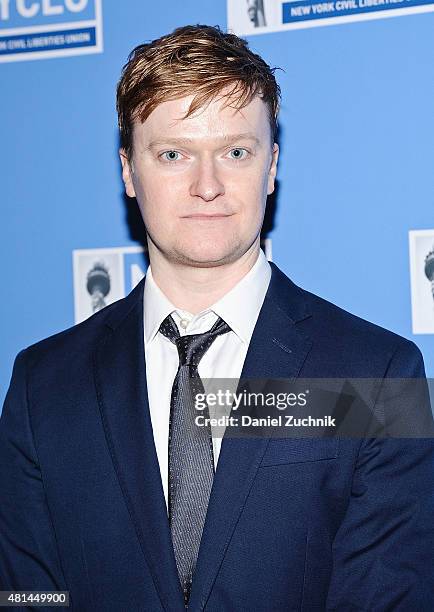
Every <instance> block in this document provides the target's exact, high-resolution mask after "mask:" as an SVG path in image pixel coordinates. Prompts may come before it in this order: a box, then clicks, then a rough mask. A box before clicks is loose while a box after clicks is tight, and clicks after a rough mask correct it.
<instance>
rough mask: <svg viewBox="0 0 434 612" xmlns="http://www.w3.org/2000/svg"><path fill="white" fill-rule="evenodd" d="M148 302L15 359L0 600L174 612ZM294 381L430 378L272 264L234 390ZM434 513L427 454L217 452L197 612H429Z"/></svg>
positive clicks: (431, 452)
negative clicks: (247, 383)
mask: <svg viewBox="0 0 434 612" xmlns="http://www.w3.org/2000/svg"><path fill="white" fill-rule="evenodd" d="M143 288H144V281H142V282H141V283H140V284H139V285H138V286H137V287H136V288H135V289H134V290H133V291H132V292H131V293H130V294H129V295H128V296H127V297H126V298H125V299H123V300H120V301H118V302H116V303H115V304H112V305H111V306H109V307H107V308H105V309H104V310H102V311H101V312H99V313H97V314H96V315H94V316H93V317H91V318H90V319H88V320H87V321H85V322H83V323H81V324H80V325H77V326H75V327H73V328H71V329H69V330H67V331H65V332H62V333H60V334H57V335H55V336H53V337H51V338H48V339H46V340H44V341H42V342H39V343H37V344H35V345H33V346H31V347H30V348H28V349H26V350H24V351H22V352H21V353H20V354H19V355H18V357H17V359H16V362H15V366H14V371H13V376H12V381H11V386H10V389H9V392H8V395H7V399H6V402H5V406H4V410H3V414H2V417H1V420H0V495H1V503H0V590H1V589H3V590H6V589H13V590H68V591H69V592H70V597H71V609H73V610H75V611H79V612H87V611H89V612H91V611H92V612H94V611H99V610H101V611H113V612H127V611H128V612H134V611H137V612H138V611H141V612H143V611H151V612H160V611H163V610H166V611H170V612H175V611H177V612H181V611H182V610H183V609H184V607H183V598H182V592H181V587H180V584H179V581H178V578H177V572H176V566H175V559H174V554H173V550H172V546H171V538H170V531H169V525H168V519H167V512H166V506H165V501H164V496H163V490H162V485H161V477H160V471H159V466H158V461H157V456H156V451H155V446H154V441H153V435H152V427H151V421H150V415H149V409H148V400H147V388H146V370H145V361H144V350H143ZM295 376H303V377H376V378H383V377H423V376H424V369H423V361H422V358H421V355H420V352H419V350H418V349H417V348H416V346H415V345H414V344H413V343H411V342H409V341H407V340H405V339H403V338H401V337H399V336H397V335H395V334H393V333H391V332H388V331H386V330H384V329H381V328H379V327H377V326H375V325H372V324H370V323H367V322H366V321H363V320H361V319H359V318H357V317H355V316H353V315H350V314H349V313H347V312H345V311H343V310H341V309H340V308H337V307H336V306H334V305H332V304H330V303H328V302H326V301H324V300H322V299H321V298H318V297H316V296H314V295H312V294H310V293H308V292H306V291H304V290H302V289H300V288H299V287H297V286H296V285H294V284H293V283H292V282H291V281H290V280H289V279H288V278H287V277H286V276H285V275H284V274H283V273H282V272H281V271H280V270H279V269H278V268H277V267H276V266H275V265H274V264H272V278H271V282H270V286H269V289H268V292H267V295H266V298H265V301H264V304H263V307H262V309H261V312H260V315H259V318H258V321H257V324H256V327H255V330H254V333H253V336H252V339H251V343H250V346H249V350H248V353H247V357H246V360H245V364H244V369H243V377H258V378H265V377H271V378H281V377H283V378H292V377H295ZM433 496H434V444H433V441H432V440H431V439H421V440H415V439H413V440H411V439H407V440H396V439H367V440H355V439H353V440H351V439H346V440H343V439H341V440H337V439H322V440H312V439H311V440H309V439H298V440H294V439H292V440H291V439H279V440H278V439H272V440H270V439H265V438H264V439H233V438H232V439H230V438H224V440H223V444H222V448H221V454H220V458H219V462H218V466H217V471H216V475H215V479H214V484H213V489H212V493H211V499H210V503H209V508H208V514H207V518H206V524H205V528H204V532H203V537H202V541H201V548H200V551H199V557H198V562H197V566H196V573H195V576H194V579H193V586H192V593H191V600H190V608H189V609H191V610H192V611H194V612H198V611H200V610H206V611H207V612H226V611H227V612H232V611H233V612H244V611H245V612H250V611H257V612H270V611H273V610H274V611H289V610H297V611H301V610H303V611H308V612H312V611H317V610H318V611H320V610H330V611H331V610H336V611H341V612H351V611H356V610H358V611H360V610H364V611H369V612H373V611H386V610H387V611H388V610H393V611H395V610H396V611H405V612H410V611H411V612H413V611H415V610H417V611H418V612H422V611H426V612H428V611H430V612H432V610H434V527H433V526H434V499H433ZM14 609H16V608H14ZM37 609H38V610H41V608H37ZM49 609H50V610H51V608H49Z"/></svg>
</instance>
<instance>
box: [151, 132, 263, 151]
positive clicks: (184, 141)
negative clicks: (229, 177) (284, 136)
mask: <svg viewBox="0 0 434 612" xmlns="http://www.w3.org/2000/svg"><path fill="white" fill-rule="evenodd" d="M216 140H220V141H221V142H223V143H224V144H230V143H233V142H237V141H239V140H251V141H253V142H254V143H255V144H257V145H259V144H260V140H259V138H257V137H256V136H255V135H254V134H251V133H249V132H246V133H244V134H228V135H225V136H221V137H219V138H217V139H216ZM195 142H198V141H197V139H195V138H174V137H173V136H167V137H166V138H158V139H156V140H151V142H150V143H149V145H148V146H147V147H146V148H147V149H152V148H153V147H157V146H161V145H168V144H170V145H189V144H194V143H195Z"/></svg>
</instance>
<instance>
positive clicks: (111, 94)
mask: <svg viewBox="0 0 434 612" xmlns="http://www.w3.org/2000/svg"><path fill="white" fill-rule="evenodd" d="M197 23H201V24H210V25H220V26H221V27H222V28H224V29H228V30H231V31H233V32H235V33H236V34H239V35H241V36H243V37H245V38H247V39H248V41H249V43H250V45H251V47H252V48H253V50H255V51H256V52H258V53H259V54H260V55H262V56H263V57H264V59H265V60H266V61H267V62H268V63H269V64H270V65H271V66H273V67H276V68H277V70H276V77H277V79H278V81H279V83H280V85H281V88H282V108H281V115H280V125H279V144H280V147H281V155H280V159H279V169H278V181H277V188H276V192H275V194H274V196H273V198H272V200H271V201H270V203H269V210H268V212H267V223H266V227H265V231H264V237H263V242H262V246H263V249H264V251H265V253H266V255H267V257H268V258H269V259H270V260H271V259H272V260H273V261H275V262H276V263H277V264H278V265H279V266H280V267H281V268H282V269H283V270H284V271H285V272H286V274H287V275H288V276H290V277H291V278H292V279H293V280H294V281H295V282H296V283H297V284H299V285H301V286H303V287H304V288H306V289H307V290H309V291H312V292H314V293H316V294H319V295H321V296H322V297H324V298H325V299H328V300H330V301H332V302H334V303H336V304H338V305H339V306H341V307H343V308H345V309H347V310H349V311H351V312H353V313H354V314H356V315H358V316H361V317H363V318H365V319H368V320H370V321H372V322H374V323H377V324H379V325H382V326H383V327H386V328H388V329H391V330H393V331H395V332H396V333H399V334H401V335H403V336H405V337H407V338H409V339H411V340H413V341H415V342H416V344H417V345H418V346H419V347H420V349H421V350H422V352H423V355H424V358H425V364H426V369H427V373H428V374H429V375H430V376H434V189H433V187H434V184H433V183H434V181H433V170H432V167H433V148H432V143H433V142H434V113H433V100H434V78H433V77H434V74H433V72H434V68H433V66H434V4H433V3H430V2H428V1H427V0H334V1H332V2H330V1H325V2H321V1H320V2H318V1H311V0H292V1H287V0H228V1H227V2H226V1H225V0H213V2H201V1H199V0H184V1H183V2H182V3H180V2H178V1H176V0H159V2H153V1H149V2H143V1H142V0H126V1H125V2H122V3H121V2H110V1H108V0H39V1H38V0H0V83H1V96H0V113H1V145H2V146H1V148H0V156H1V160H0V161H1V165H0V168H1V181H0V202H1V208H0V211H1V212H0V214H1V215H2V228H3V232H2V241H1V249H2V253H1V265H2V299H1V317H0V324H1V326H2V330H1V337H2V343H1V345H0V364H1V368H0V402H1V403H2V402H3V398H4V395H5V393H6V389H7V386H8V383H9V379H10V374H11V368H12V363H13V359H14V357H15V355H16V354H17V352H18V351H19V350H21V349H22V348H24V347H26V346H28V345H29V344H32V343H33V342H36V341H38V340H40V339H42V338H44V337H46V336H49V335H51V334H54V333H57V332H59V331H61V330H63V329H65V328H67V327H70V326H72V325H74V324H76V323H78V322H80V321H82V320H84V319H86V318H87V317H89V316H91V315H92V314H93V313H94V312H96V311H97V310H100V309H101V308H104V307H105V306H106V305H108V304H110V303H112V302H113V301H115V300H117V299H120V298H121V297H123V296H124V295H125V294H127V293H128V292H129V291H130V290H131V289H132V288H133V287H134V286H135V285H136V284H137V283H138V282H139V281H140V279H141V278H142V277H143V274H144V273H145V271H146V266H147V259H146V246H145V236H144V227H143V224H142V223H141V220H140V216H139V214H138V211H137V209H136V207H135V204H134V202H132V201H131V200H129V199H127V198H126V197H125V195H124V192H123V184H122V180H121V170H120V162H119V158H118V153H117V151H118V146H119V141H118V133H117V127H116V113H115V88H116V84H117V81H118V79H119V75H120V72H121V69H122V66H123V64H124V63H125V61H126V59H127V56H128V53H129V52H130V51H131V50H132V49H133V48H134V47H135V46H136V45H138V44H140V43H143V42H145V41H149V40H151V39H153V38H156V37H158V36H161V35H162V34H164V33H167V32H169V31H171V30H173V29H174V28H175V27H177V26H180V25H186V24H197Z"/></svg>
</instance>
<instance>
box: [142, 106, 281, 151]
mask: <svg viewBox="0 0 434 612" xmlns="http://www.w3.org/2000/svg"><path fill="white" fill-rule="evenodd" d="M193 98H194V95H191V96H185V97H184V98H178V99H176V100H169V101H167V102H163V103H161V104H159V105H158V106H157V107H156V108H155V109H154V110H153V111H152V113H151V114H150V115H149V117H148V118H147V119H146V120H145V121H144V123H140V122H135V123H134V140H139V141H141V142H146V141H149V140H152V139H155V138H157V137H158V138H160V139H161V138H164V137H166V136H167V137H181V136H182V137H185V138H191V139H194V140H200V139H211V138H217V137H220V138H221V137H222V136H228V135H231V134H241V133H252V134H254V135H255V136H256V137H257V138H258V139H259V140H264V141H265V140H266V139H269V130H270V127H269V121H268V114H267V107H266V105H265V103H264V102H263V100H262V99H261V98H260V97H259V96H255V97H254V98H253V99H252V100H251V101H250V102H249V104H247V105H246V106H244V107H243V108H241V109H235V108H233V107H230V106H225V104H227V99H226V98H221V97H219V98H217V99H214V100H212V101H211V102H210V103H208V104H206V105H205V106H203V107H202V108H199V109H198V110H197V111H195V112H194V113H193V114H192V115H190V116H189V117H186V118H183V117H184V116H185V114H186V113H187V111H188V109H189V107H190V103H191V101H192V100H193Z"/></svg>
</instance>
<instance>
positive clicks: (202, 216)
mask: <svg viewBox="0 0 434 612" xmlns="http://www.w3.org/2000/svg"><path fill="white" fill-rule="evenodd" d="M231 216H232V215H231V214H223V213H220V214H218V213H216V214H205V213H198V214H194V215H186V216H185V217H183V219H205V220H208V219H224V218H226V217H231Z"/></svg>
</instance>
